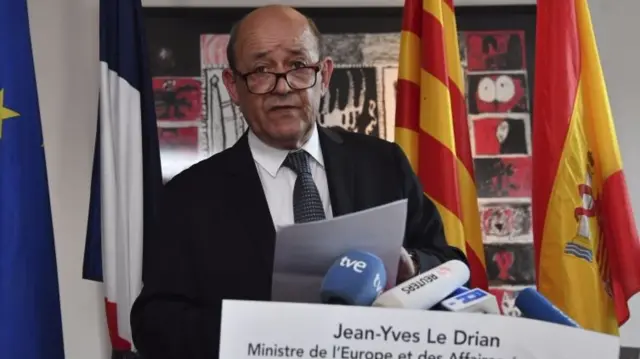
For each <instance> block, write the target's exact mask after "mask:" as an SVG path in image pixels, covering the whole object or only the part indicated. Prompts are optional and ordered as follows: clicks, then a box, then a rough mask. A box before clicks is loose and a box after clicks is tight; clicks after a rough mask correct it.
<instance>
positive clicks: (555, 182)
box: [532, 0, 640, 335]
mask: <svg viewBox="0 0 640 359" xmlns="http://www.w3.org/2000/svg"><path fill="white" fill-rule="evenodd" d="M536 37H537V39H536V41H537V43H536V77H535V97H534V112H533V113H534V116H535V118H534V120H533V173H534V174H533V176H534V183H535V186H533V203H532V206H533V224H534V228H533V233H534V241H535V246H536V262H535V263H536V270H537V282H538V283H537V284H538V290H539V291H540V292H541V293H542V294H543V295H544V296H546V297H547V298H549V300H550V301H551V302H553V303H554V304H555V305H557V306H558V307H559V308H560V309H561V310H563V311H564V312H565V313H567V314H568V315H569V316H571V317H572V318H573V319H575V320H576V321H577V322H578V323H579V324H580V325H581V326H583V327H584V328H586V329H590V330H594V331H598V332H603V333H609V334H614V335H617V334H618V328H619V326H620V325H622V323H624V322H625V321H626V320H627V319H628V317H629V309H628V307H627V301H628V300H629V298H630V297H631V296H632V295H634V294H635V293H638V292H640V260H639V259H640V242H639V241H638V234H637V230H636V226H635V223H634V221H633V214H632V210H631V205H630V203H629V197H628V194H627V186H626V182H625V177H624V173H623V171H622V161H621V159H620V153H619V149H618V143H617V138H616V134H615V129H614V124H613V118H612V116H611V109H610V106H609V100H608V97H607V90H606V88H605V82H604V77H603V74H602V69H601V67H600V60H599V56H598V50H597V48H596V41H595V36H594V33H593V29H592V25H591V16H590V14H589V8H588V5H587V0H563V1H558V0H538V10H537V36H536Z"/></svg>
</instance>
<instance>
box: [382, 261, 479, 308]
mask: <svg viewBox="0 0 640 359" xmlns="http://www.w3.org/2000/svg"><path fill="white" fill-rule="evenodd" d="M470 275H471V274H470V272H469V268H468V267H467V265H466V264H464V262H462V261H459V260H457V259H454V260H450V261H448V262H446V263H443V264H441V265H439V266H437V267H435V268H433V269H431V270H429V271H426V272H424V273H421V274H419V275H417V276H415V277H413V278H411V279H409V280H407V281H404V282H402V283H400V284H399V285H397V286H395V287H393V288H391V289H389V290H388V291H386V292H384V293H382V294H381V295H380V296H379V297H378V298H377V299H376V300H375V301H374V302H373V306H374V307H387V308H406V309H429V308H431V307H433V306H434V305H436V304H438V303H439V302H440V301H442V300H443V299H444V298H446V297H447V296H448V295H449V294H451V293H452V292H453V291H454V290H456V289H457V288H459V287H461V286H462V285H464V284H465V283H466V282H467V281H468V280H469V277H470Z"/></svg>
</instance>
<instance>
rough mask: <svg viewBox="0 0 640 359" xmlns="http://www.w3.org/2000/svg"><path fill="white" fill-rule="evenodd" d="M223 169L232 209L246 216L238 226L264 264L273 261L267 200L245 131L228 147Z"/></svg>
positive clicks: (270, 222)
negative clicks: (254, 247) (232, 198)
mask: <svg viewBox="0 0 640 359" xmlns="http://www.w3.org/2000/svg"><path fill="white" fill-rule="evenodd" d="M230 151H231V153H230V154H229V157H228V163H227V166H226V168H227V171H228V173H229V175H230V182H229V183H231V184H232V186H233V188H235V189H236V190H235V191H233V192H234V193H233V195H235V196H233V197H236V198H237V200H234V201H233V210H234V211H235V213H236V215H237V216H238V218H246V223H247V225H246V226H244V228H242V229H239V232H241V231H245V233H246V234H247V236H248V239H249V240H250V241H251V240H254V241H252V243H253V244H254V245H255V246H257V247H258V248H257V249H258V252H259V253H260V254H261V257H262V259H263V260H264V261H266V262H265V264H266V265H267V266H268V267H271V266H272V265H273V253H274V248H275V228H274V226H273V219H272V217H271V212H270V211H269V204H268V203H267V198H266V196H265V194H264V189H263V188H262V183H261V182H260V176H259V175H258V171H257V169H256V165H255V162H254V160H253V156H251V150H250V149H249V140H248V138H247V132H245V134H244V135H243V136H242V137H240V139H239V140H238V141H237V142H236V144H235V145H233V147H232V148H231V149H230Z"/></svg>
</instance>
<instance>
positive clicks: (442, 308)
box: [430, 287, 469, 310]
mask: <svg viewBox="0 0 640 359" xmlns="http://www.w3.org/2000/svg"><path fill="white" fill-rule="evenodd" d="M468 290H469V288H467V287H459V288H457V289H456V290H454V291H453V292H451V294H449V295H447V296H446V297H445V298H444V299H445V300H446V299H449V298H452V297H455V296H456V295H458V294H462V293H464V292H466V291H468ZM430 310H447V309H445V308H444V307H443V306H442V302H440V303H438V304H436V305H434V306H433V307H431V309H430Z"/></svg>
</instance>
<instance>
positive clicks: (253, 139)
mask: <svg viewBox="0 0 640 359" xmlns="http://www.w3.org/2000/svg"><path fill="white" fill-rule="evenodd" d="M311 131H312V132H311V137H309V140H308V141H307V142H306V143H305V144H304V146H302V150H305V151H306V152H307V153H308V154H309V155H311V157H312V158H313V159H314V160H315V161H316V162H317V163H318V164H319V165H320V166H322V167H324V158H323V157H322V149H321V148H320V137H319V135H318V129H317V126H315V125H314V126H313V128H312V129H311ZM248 137H249V138H248V140H249V149H250V150H251V155H252V156H253V159H254V161H256V162H257V163H258V165H259V166H260V167H262V168H263V169H264V170H265V171H267V172H268V173H269V174H270V175H271V176H272V177H275V176H276V174H277V173H278V170H279V169H280V167H281V166H282V163H283V162H284V160H285V158H287V154H288V153H289V152H290V151H288V150H283V149H279V148H275V147H271V146H269V145H267V144H266V143H264V142H262V140H260V139H259V138H258V136H256V134H255V133H253V131H252V130H251V129H249V134H248Z"/></svg>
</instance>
